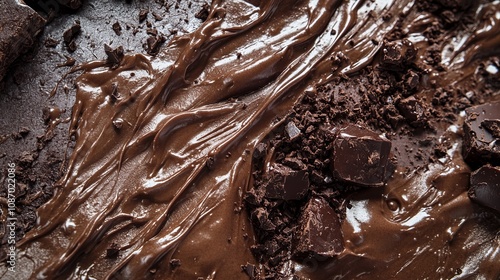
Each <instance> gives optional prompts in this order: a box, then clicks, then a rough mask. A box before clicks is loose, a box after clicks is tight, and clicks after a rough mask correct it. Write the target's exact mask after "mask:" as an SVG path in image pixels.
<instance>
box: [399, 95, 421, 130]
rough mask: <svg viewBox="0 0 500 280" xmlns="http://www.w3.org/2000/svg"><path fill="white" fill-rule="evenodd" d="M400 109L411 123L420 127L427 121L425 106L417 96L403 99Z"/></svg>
mask: <svg viewBox="0 0 500 280" xmlns="http://www.w3.org/2000/svg"><path fill="white" fill-rule="evenodd" d="M398 109H399V112H400V113H401V115H402V116H403V117H404V118H405V119H406V120H407V121H408V123H409V124H411V125H413V126H417V127H418V126H421V125H422V124H423V123H425V120H424V108H423V106H422V104H421V103H420V102H419V101H417V99H415V97H413V96H410V97H408V98H405V99H403V100H401V101H400V102H399V103H398Z"/></svg>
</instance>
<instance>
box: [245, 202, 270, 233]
mask: <svg viewBox="0 0 500 280" xmlns="http://www.w3.org/2000/svg"><path fill="white" fill-rule="evenodd" d="M250 218H251V219H252V221H253V223H254V224H255V225H257V228H260V229H262V230H264V231H274V230H275V229H276V225H274V224H273V222H271V220H269V213H268V212H267V211H266V209H264V208H262V207H259V208H257V209H255V210H254V211H253V212H252V213H251V215H250Z"/></svg>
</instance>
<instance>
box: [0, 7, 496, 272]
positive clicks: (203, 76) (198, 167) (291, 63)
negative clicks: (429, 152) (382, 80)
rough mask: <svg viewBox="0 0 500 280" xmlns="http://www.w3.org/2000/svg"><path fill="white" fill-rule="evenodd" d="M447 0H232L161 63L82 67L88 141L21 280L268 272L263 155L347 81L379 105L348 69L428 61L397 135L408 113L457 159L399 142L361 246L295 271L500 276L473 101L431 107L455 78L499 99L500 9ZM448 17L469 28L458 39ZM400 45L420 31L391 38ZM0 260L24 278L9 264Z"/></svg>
mask: <svg viewBox="0 0 500 280" xmlns="http://www.w3.org/2000/svg"><path fill="white" fill-rule="evenodd" d="M441 2H443V3H442V4H436V5H437V6H436V7H437V8H436V9H432V7H425V5H420V6H419V5H417V4H416V3H415V2H414V1H408V0H404V1H391V0H388V1H376V2H372V1H361V0H352V1H340V0H319V1H318V0H314V1H312V0H311V1H306V0H304V1H291V0H285V1H277V0H271V1H254V0H252V1H243V0H227V1H222V0H215V1H213V3H212V5H211V8H210V12H209V14H208V17H207V19H206V21H205V22H204V23H203V24H202V25H201V26H200V27H199V28H198V29H197V30H196V31H195V32H193V33H192V34H188V35H182V36H178V37H176V38H174V39H173V40H172V41H171V42H170V43H168V45H167V46H165V47H164V48H162V49H161V50H160V52H159V53H158V54H157V55H156V56H155V57H149V56H145V55H141V54H125V56H124V57H123V58H122V59H121V60H120V62H119V65H112V67H111V65H109V63H108V62H106V61H97V62H91V63H88V64H84V65H81V66H79V69H80V70H83V74H82V75H81V76H80V77H79V78H78V80H77V92H76V102H75V104H74V107H73V112H72V119H71V130H70V134H71V135H74V136H75V138H76V144H75V148H74V151H73V153H72V154H71V156H70V158H69V163H68V170H67V172H66V174H65V175H64V176H63V178H62V179H61V180H60V181H59V182H58V185H57V188H56V191H55V193H54V197H53V198H52V200H51V201H50V202H49V203H47V204H45V205H44V206H42V207H41V208H39V210H38V215H39V218H38V225H37V226H36V227H35V228H34V229H33V230H32V231H31V232H30V233H29V234H28V235H27V236H26V237H25V238H24V239H23V241H22V242H21V244H20V245H19V259H18V263H19V264H21V263H22V268H21V267H19V271H18V272H17V275H16V279H36V278H38V279H72V278H86V277H88V278H90V277H93V278H96V279H197V278H198V277H201V278H200V279H247V278H248V275H247V273H248V271H251V273H250V274H251V275H252V276H253V277H262V276H264V274H265V273H266V272H265V271H260V270H259V271H258V273H257V274H254V272H255V270H257V269H255V270H254V269H248V268H249V267H250V268H252V267H253V266H252V265H246V266H245V267H244V268H245V269H243V270H242V267H241V266H242V265H245V264H247V263H249V264H254V265H256V266H258V260H257V259H256V258H255V256H254V255H253V254H252V252H251V250H250V247H251V246H252V245H255V244H256V243H258V242H259V240H257V238H256V235H255V234H254V230H253V229H252V226H251V224H250V220H249V218H248V214H247V212H246V211H242V210H241V207H242V206H243V204H244V203H243V198H244V196H245V193H246V192H247V191H248V190H250V189H252V188H253V182H254V179H253V176H252V172H253V171H254V170H253V169H252V159H253V154H254V150H255V149H256V147H257V146H258V145H259V143H261V142H263V141H264V140H265V139H266V137H268V136H269V135H270V133H271V132H273V131H275V129H277V128H278V127H279V126H280V125H282V121H281V120H283V119H284V118H285V117H286V116H287V115H289V114H290V112H291V110H292V109H293V108H294V105H295V104H298V103H299V102H300V100H302V99H303V98H304V96H305V95H310V94H314V92H318V91H317V89H318V88H321V86H326V85H329V84H330V83H332V82H334V81H335V83H333V86H331V87H333V88H334V90H333V92H332V96H333V98H341V97H342V96H343V97H344V98H347V99H349V100H347V101H346V102H345V103H343V104H344V105H349V106H351V105H352V108H351V107H347V108H344V109H347V110H350V111H352V112H354V115H353V116H351V118H355V115H358V116H360V117H361V116H362V114H361V113H359V114H356V112H366V110H364V109H361V108H360V107H356V106H354V105H355V104H356V103H358V104H361V101H362V100H356V95H355V94H354V93H353V94H350V92H357V91H354V90H352V89H348V88H345V89H343V88H342V79H350V78H352V77H356V76H357V75H358V73H363V72H360V71H364V69H373V67H381V68H383V69H385V70H388V71H400V70H401V69H408V65H409V64H412V63H421V64H422V66H421V67H420V69H421V71H420V72H419V73H410V72H408V75H406V76H405V84H406V85H405V87H408V88H409V89H411V90H410V91H409V92H412V94H413V95H416V97H418V100H417V101H414V100H411V99H407V100H404V101H402V99H401V100H400V101H401V102H399V101H398V102H395V101H394V102H393V103H392V104H393V106H392V107H390V106H389V107H387V108H386V107H384V108H386V109H387V110H388V112H389V113H390V112H392V111H391V110H398V111H401V112H402V113H401V114H400V115H397V114H393V115H391V114H388V116H387V118H386V119H387V120H388V121H387V127H386V128H384V130H385V131H386V132H387V134H390V131H393V130H394V127H398V125H399V122H400V121H404V119H405V118H406V119H408V120H409V121H408V123H410V124H411V125H410V126H411V127H412V128H415V129H423V130H424V131H432V134H433V135H434V136H435V137H436V139H441V135H447V137H445V138H442V139H444V140H442V144H443V148H442V149H441V150H439V152H438V157H437V158H438V159H439V160H437V161H436V162H434V163H429V164H428V165H427V164H426V166H423V167H421V168H420V169H415V170H413V171H414V172H409V171H408V169H411V168H413V165H412V162H411V158H413V156H414V154H413V153H414V152H415V151H409V152H408V153H406V151H405V149H411V148H412V147H411V146H409V145H412V144H411V143H413V142H409V141H406V142H405V141H403V140H405V139H406V140H408V139H409V138H411V137H406V138H405V137H401V139H399V138H398V137H396V136H395V135H388V136H390V137H389V138H391V137H392V138H395V139H396V138H398V141H393V149H394V151H395V154H396V157H397V160H398V169H397V170H396V172H395V173H394V174H395V175H394V176H393V177H392V179H389V181H388V183H387V184H386V185H385V186H383V187H378V188H371V189H369V190H361V191H359V192H356V193H355V194H353V196H352V197H351V198H350V199H351V202H350V204H351V208H350V209H348V210H347V213H346V217H345V219H344V220H343V222H342V232H343V236H344V240H343V241H342V243H343V244H344V245H343V246H344V249H343V250H342V251H341V252H340V254H339V255H338V256H335V257H333V258H319V259H318V258H316V259H312V260H310V261H309V263H304V262H301V261H296V260H294V259H293V258H290V260H289V261H288V262H286V263H281V264H280V269H281V272H282V274H283V276H284V277H298V276H300V277H304V278H306V279H307V278H310V279H338V278H346V279H352V278H356V277H359V278H362V277H365V278H368V279H372V278H374V277H379V278H413V277H414V276H415V273H418V274H419V276H421V277H422V278H425V277H429V278H436V279H439V278H453V277H456V278H457V279H458V278H467V277H472V278H474V277H475V278H484V279H495V278H498V276H499V273H500V272H499V269H498V267H500V261H499V259H500V258H499V252H500V248H499V240H498V236H499V235H498V228H499V227H498V218H497V217H496V216H495V215H493V214H491V212H489V210H488V209H485V208H481V206H478V205H475V204H474V203H473V202H471V201H470V199H469V198H468V196H467V187H468V180H469V173H470V169H469V167H468V166H467V165H466V164H465V163H464V161H463V160H462V157H461V155H460V152H458V150H459V149H460V143H461V140H460V137H458V136H457V132H459V131H458V130H459V129H460V126H459V125H458V122H459V121H460V119H459V118H458V117H456V116H458V115H459V110H455V111H453V110H450V111H449V112H445V113H443V115H442V116H441V117H442V118H441V119H442V120H443V121H441V122H436V123H432V120H433V118H431V115H429V114H431V113H432V108H429V106H428V105H429V104H433V103H436V106H438V105H439V104H441V103H443V102H444V103H446V102H447V100H448V99H446V98H447V96H448V97H449V95H446V94H449V92H447V91H445V90H442V88H445V87H446V86H448V85H453V86H456V87H458V86H463V87H464V88H471V90H473V93H475V94H476V95H479V94H482V93H484V92H488V91H487V90H481V87H480V86H479V84H477V85H476V86H477V87H476V88H474V85H470V84H467V82H470V80H471V79H472V78H474V77H476V76H477V75H479V74H478V73H483V74H484V75H483V76H484V77H483V78H484V80H487V79H488V78H491V79H494V78H495V77H490V76H488V75H489V74H488V73H489V72H487V71H486V72H485V70H484V69H486V70H487V68H486V67H487V65H489V64H488V63H490V62H491V61H493V62H494V60H492V57H495V56H496V55H498V50H499V49H500V48H499V44H500V37H499V36H495V35H497V34H499V31H500V26H499V22H498V21H499V20H500V17H499V14H500V6H499V3H498V2H492V3H489V2H480V3H474V4H472V3H468V1H441ZM448 2H453V3H451V4H450V3H448ZM455 2H456V3H455ZM458 2H460V3H458ZM461 2H464V3H461ZM426 3H427V2H426ZM446 11H448V12H446ZM436 13H437V14H439V18H441V19H443V18H444V19H446V21H444V20H443V21H442V22H438V21H437V20H436V16H435V14H436ZM442 14H444V15H442ZM461 15H465V16H464V17H463V18H458V19H457V18H456V17H460V16H461ZM471 18H472V19H471ZM446 24H448V25H450V24H451V25H454V24H455V25H456V26H459V25H460V24H463V26H466V28H465V27H463V26H462V27H463V28H459V27H457V28H455V29H453V28H452V29H450V30H453V31H447V29H445V28H442V26H444V25H446ZM440 25H441V28H438V27H440ZM437 37H439V38H441V39H440V40H439V41H438V40H437V39H436V38H437ZM394 38H398V40H399V38H401V39H407V41H406V40H405V41H397V42H396V43H390V42H388V43H385V42H384V39H386V40H387V41H394V40H390V39H394ZM433 38H434V39H435V41H432V40H433ZM410 43H411V44H410ZM384 46H385V47H384ZM383 48H384V50H383ZM413 48H414V49H415V50H416V53H412V52H411V51H410V52H409V50H412V49H413ZM424 59H426V61H424ZM415 61H417V62H415ZM493 62H492V63H493ZM490 64H491V63H490ZM481 71H482V72H481ZM490 74H491V73H490ZM339 77H340V80H339ZM363 78H364V77H363V76H361V77H360V78H359V79H360V81H363ZM358 85H359V86H362V85H363V83H362V82H361V83H359V84H358ZM335 88H337V90H338V92H337V93H336V94H335ZM440 88H441V91H440V90H439V89H440ZM488 90H489V92H491V91H492V89H491V88H490V89H488ZM361 91H362V90H360V92H361ZM493 91H495V90H494V89H493ZM496 91H498V89H496ZM373 94H374V95H377V94H380V93H377V92H373ZM464 94H465V93H464ZM346 95H347V96H346ZM485 96H486V95H485ZM403 97H405V98H407V96H403ZM492 98H494V97H490V96H486V97H484V98H482V100H476V101H475V102H481V101H483V102H484V101H488V100H489V99H492ZM384 100H387V102H388V103H391V102H392V101H390V99H389V98H388V97H387V98H385V99H384ZM374 104H376V103H374ZM398 106H399V108H398ZM419 106H420V107H419ZM340 107H342V105H341V104H339V108H340ZM430 107H432V106H430ZM356 108H357V109H356ZM384 108H382V109H384ZM422 108H427V109H426V110H423V109H422ZM368 109H370V108H368ZM346 114H347V115H349V113H346ZM380 114H383V112H381V113H380ZM453 116H455V118H453ZM368 119H369V118H366V122H367V123H368V124H370V123H369V121H368ZM375 119H376V118H373V120H372V121H374V120H375ZM328 122H331V123H330V124H332V125H335V120H329V121H328ZM354 122H355V121H354ZM454 123H457V125H455V126H451V128H450V129H448V130H446V127H450V124H454ZM444 124H446V125H444ZM426 129H427V130H426ZM299 130H300V129H299ZM306 130H307V128H306ZM394 131H395V130H394ZM445 131H447V132H446V133H445ZM424 138H425V137H424ZM425 141H426V140H425V139H422V142H421V143H426V142H425ZM436 141H437V140H436ZM437 142H439V141H437ZM408 143H410V144H408ZM448 144H449V145H448ZM405 145H406V146H405ZM415 149H417V148H415ZM271 154H272V153H271ZM405 155H407V157H405ZM410 155H412V157H410ZM424 156H425V155H424ZM404 168H407V169H406V171H398V170H404ZM327 181H328V180H327ZM327 181H325V182H327ZM318 201H323V200H318ZM321 205H322V206H321V207H323V205H325V203H323V202H322V203H321ZM313 206H314V205H313ZM315 207H316V206H314V207H312V206H311V207H310V208H315ZM316 208H318V207H316ZM318 209H319V208H318ZM318 211H319V210H318ZM321 211H322V210H321ZM323 212H325V213H326V212H328V213H333V210H331V209H329V210H328V211H323ZM331 224H337V222H335V223H331ZM316 230H317V229H314V234H316V233H317V232H316ZM318 234H319V233H318ZM311 236H312V235H311ZM308 242H312V240H310V239H309V240H308ZM312 247H313V246H309V247H308V248H312ZM308 250H309V249H308ZM337 253H338V252H337ZM330 255H331V254H328V256H330ZM0 270H1V271H2V272H1V273H2V275H4V276H5V277H9V276H10V274H9V272H8V271H6V268H5V266H4V265H2V267H1V268H0ZM294 275H295V276H294Z"/></svg>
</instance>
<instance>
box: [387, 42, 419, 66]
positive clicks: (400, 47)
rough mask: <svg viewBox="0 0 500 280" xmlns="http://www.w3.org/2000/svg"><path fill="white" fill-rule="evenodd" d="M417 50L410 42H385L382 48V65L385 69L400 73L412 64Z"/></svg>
mask: <svg viewBox="0 0 500 280" xmlns="http://www.w3.org/2000/svg"><path fill="white" fill-rule="evenodd" d="M416 55H417V50H416V49H415V47H414V46H413V43H412V42H410V41H409V40H406V39H405V40H401V41H392V42H385V43H384V47H383V48H382V64H381V66H382V67H383V68H384V69H387V70H391V71H400V70H402V69H404V68H405V66H406V65H408V64H409V63H410V62H412V61H413V60H414V59H415V57H416Z"/></svg>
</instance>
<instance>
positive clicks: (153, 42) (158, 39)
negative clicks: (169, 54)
mask: <svg viewBox="0 0 500 280" xmlns="http://www.w3.org/2000/svg"><path fill="white" fill-rule="evenodd" d="M166 40H167V39H166V38H165V36H162V35H158V36H150V37H148V39H147V40H146V42H147V46H146V51H147V53H148V54H149V55H157V54H158V52H159V51H160V47H161V45H163V43H164V42H165V41H166Z"/></svg>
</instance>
